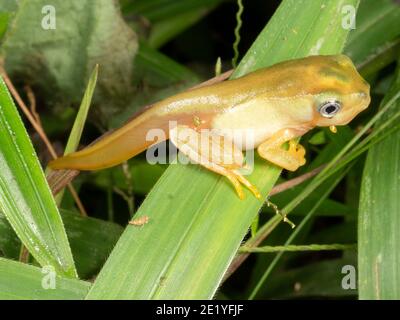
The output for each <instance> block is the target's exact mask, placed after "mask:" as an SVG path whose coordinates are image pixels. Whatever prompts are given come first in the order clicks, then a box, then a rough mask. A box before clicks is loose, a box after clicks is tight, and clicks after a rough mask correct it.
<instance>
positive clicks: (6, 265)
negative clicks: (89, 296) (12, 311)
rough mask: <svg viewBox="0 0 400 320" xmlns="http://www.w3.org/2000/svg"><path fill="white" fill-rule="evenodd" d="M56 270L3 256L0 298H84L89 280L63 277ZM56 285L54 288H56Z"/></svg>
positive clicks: (0, 265)
mask: <svg viewBox="0 0 400 320" xmlns="http://www.w3.org/2000/svg"><path fill="white" fill-rule="evenodd" d="M52 272H54V271H52V270H51V269H40V268H38V267H34V266H31V265H27V264H24V263H20V262H16V261H11V260H7V259H3V258H0V299H5V300H33V299H35V300H37V299H39V300H76V299H83V298H84V296H85V294H86V292H87V291H88V290H89V287H90V283H89V282H85V281H81V280H77V279H69V278H64V277H60V276H58V275H56V274H53V273H52ZM53 276H54V277H53ZM53 280H54V282H52V281H53ZM53 284H54V288H52V285H53Z"/></svg>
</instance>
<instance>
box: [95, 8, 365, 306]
mask: <svg viewBox="0 0 400 320" xmlns="http://www.w3.org/2000/svg"><path fill="white" fill-rule="evenodd" d="M344 5H352V6H353V7H354V8H356V7H357V5H358V1H356V0H354V1H353V0H350V1H337V2H333V1H322V0H319V1H308V0H302V1H299V0H296V1H294V0H286V1H283V2H282V4H281V5H280V7H279V8H278V10H277V11H276V13H275V14H274V16H273V18H272V19H271V20H270V22H269V23H268V25H267V26H266V28H265V29H264V30H263V31H262V32H261V34H260V35H259V37H258V38H257V40H256V41H255V42H254V44H253V46H252V47H251V48H250V50H249V51H248V53H247V54H246V56H245V57H244V59H243V61H242V62H241V64H240V65H239V67H238V69H237V70H236V72H235V74H234V77H238V76H240V75H243V74H246V73H248V72H250V71H253V70H256V69H258V68H261V67H265V66H268V65H271V64H274V63H277V62H279V61H283V60H287V59H292V58H297V57H304V56H307V55H310V54H334V53H339V52H341V50H342V48H343V46H344V42H345V39H346V36H347V33H348V30H346V29H343V28H342V19H341V9H342V6H344ZM279 174H280V170H279V169H277V168H276V167H272V166H270V165H268V164H266V163H265V161H259V160H258V159H257V160H256V165H255V168H254V172H253V174H252V175H251V176H250V177H249V180H250V181H252V182H253V183H254V184H255V185H256V186H257V187H259V189H260V190H261V191H262V194H263V195H267V194H268V192H269V190H270V189H271V188H272V186H273V184H274V183H275V181H276V180H277V178H278V176H279ZM262 204H263V203H262V201H259V200H256V199H255V198H254V197H253V196H252V195H251V194H250V193H247V198H246V200H243V201H240V200H239V199H238V197H237V195H236V194H235V192H234V191H233V189H232V187H231V185H230V184H229V183H228V182H227V181H226V179H225V178H222V177H218V176H217V175H215V174H213V173H211V172H207V171H206V170H204V169H202V168H199V167H198V166H193V165H186V166H184V165H171V166H170V167H169V168H168V169H167V170H166V172H165V173H164V174H163V176H162V177H161V179H160V180H159V181H158V183H157V184H156V186H155V187H154V189H153V190H152V191H151V192H150V193H149V195H148V196H147V198H146V200H145V201H144V203H143V204H142V206H141V207H140V209H139V211H138V213H137V215H138V216H143V215H147V216H148V217H149V223H148V224H146V225H144V226H143V227H139V228H138V227H134V226H129V227H127V228H126V230H125V232H124V233H123V235H122V236H121V238H120V240H119V241H118V243H117V245H116V247H115V248H114V250H113V252H112V253H111V255H110V258H109V259H108V260H107V262H106V265H105V266H104V268H103V269H102V271H101V272H100V274H99V276H98V277H97V279H96V281H95V283H94V285H93V286H92V288H91V290H90V292H89V294H88V296H87V298H88V299H100V298H101V299H114V298H119V299H179V298H185V299H210V298H212V297H213V295H214V294H215V291H216V290H217V288H218V286H219V285H220V281H221V279H222V277H223V275H224V273H225V271H226V269H227V267H228V266H229V263H230V261H231V260H232V259H233V257H234V256H235V254H236V251H237V249H238V247H239V245H240V243H241V241H242V240H243V237H244V236H245V234H246V232H247V230H248V228H249V226H250V225H251V223H252V221H253V220H254V218H255V216H256V214H257V213H258V211H259V209H260V208H261V206H262Z"/></svg>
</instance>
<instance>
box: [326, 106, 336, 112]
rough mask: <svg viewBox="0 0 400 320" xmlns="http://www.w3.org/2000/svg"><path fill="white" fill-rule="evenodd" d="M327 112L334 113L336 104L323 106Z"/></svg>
mask: <svg viewBox="0 0 400 320" xmlns="http://www.w3.org/2000/svg"><path fill="white" fill-rule="evenodd" d="M325 111H326V113H327V114H331V113H334V112H335V111H336V106H335V105H333V104H331V105H329V106H327V107H326V108H325Z"/></svg>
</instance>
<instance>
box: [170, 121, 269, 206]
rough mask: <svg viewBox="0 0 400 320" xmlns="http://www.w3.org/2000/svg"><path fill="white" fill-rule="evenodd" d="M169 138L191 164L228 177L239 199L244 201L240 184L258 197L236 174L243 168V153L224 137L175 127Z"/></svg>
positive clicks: (251, 186)
mask: <svg viewBox="0 0 400 320" xmlns="http://www.w3.org/2000/svg"><path fill="white" fill-rule="evenodd" d="M169 138H170V140H171V142H172V143H173V144H174V145H175V146H176V147H177V148H178V149H179V150H180V151H181V152H182V153H183V154H185V155H186V156H187V157H188V158H189V159H191V160H192V161H193V162H194V163H198V164H200V165H202V166H203V167H205V168H207V169H209V170H211V171H214V172H216V173H218V174H221V175H223V176H225V177H227V178H228V179H229V181H230V182H231V183H232V184H233V186H234V187H235V190H236V193H237V194H238V196H239V198H240V199H243V198H244V192H243V189H242V184H243V185H244V186H246V187H247V188H248V189H249V190H250V191H251V192H252V193H253V194H254V195H255V196H256V197H257V198H261V194H260V193H259V192H258V190H257V188H256V187H255V186H254V185H252V184H251V183H250V182H249V181H248V180H247V179H246V178H244V177H243V176H242V175H241V174H240V173H239V172H238V169H240V168H241V167H242V166H243V162H244V159H243V153H242V151H241V150H240V149H239V148H238V147H237V146H235V144H234V143H233V142H232V141H230V140H229V139H228V138H227V137H224V136H222V135H218V134H216V133H214V132H212V131H209V130H208V131H205V130H202V131H200V132H198V131H196V130H194V129H192V128H190V127H188V126H183V125H178V126H176V127H175V128H173V129H171V130H170V133H169Z"/></svg>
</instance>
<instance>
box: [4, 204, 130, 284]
mask: <svg viewBox="0 0 400 320" xmlns="http://www.w3.org/2000/svg"><path fill="white" fill-rule="evenodd" d="M61 217H62V219H63V222H64V225H65V230H66V232H67V236H68V240H69V242H70V245H71V251H72V255H73V257H74V259H75V264H76V269H77V271H78V275H79V276H80V278H83V279H89V278H90V277H92V276H94V275H95V274H96V273H97V272H98V271H99V270H100V269H101V267H102V266H103V263H104V262H105V261H106V260H107V257H108V255H109V254H110V252H111V250H112V249H113V247H114V246H115V244H116V243H117V240H118V238H119V237H120V235H121V233H122V231H123V228H122V227H121V226H119V225H117V224H115V223H112V222H108V221H104V220H100V219H95V218H90V217H81V216H79V215H77V214H76V213H73V212H69V211H66V210H61ZM20 248H21V242H20V241H19V240H18V237H17V236H16V234H15V232H14V231H13V229H12V228H11V226H10V224H9V223H8V221H7V220H6V218H5V217H4V215H3V214H0V251H1V252H2V253H3V254H4V257H6V258H9V259H14V260H15V259H18V257H19V254H20Z"/></svg>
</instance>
